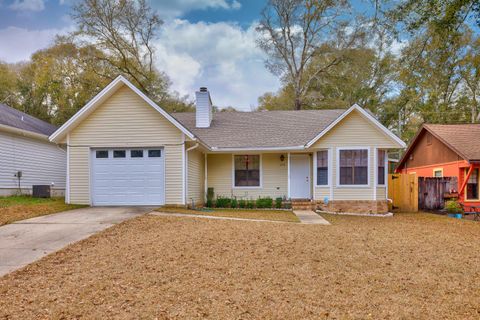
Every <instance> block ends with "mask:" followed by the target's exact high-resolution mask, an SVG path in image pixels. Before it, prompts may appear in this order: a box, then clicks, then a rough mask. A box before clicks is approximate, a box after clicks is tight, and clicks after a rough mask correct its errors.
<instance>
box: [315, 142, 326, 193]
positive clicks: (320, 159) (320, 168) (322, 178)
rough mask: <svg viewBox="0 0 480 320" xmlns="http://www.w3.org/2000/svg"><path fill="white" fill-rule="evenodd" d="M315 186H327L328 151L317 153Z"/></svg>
mask: <svg viewBox="0 0 480 320" xmlns="http://www.w3.org/2000/svg"><path fill="white" fill-rule="evenodd" d="M317 185H318V186H326V185H328V150H322V151H318V152H317Z"/></svg>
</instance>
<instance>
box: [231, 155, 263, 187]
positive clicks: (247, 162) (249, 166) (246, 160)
mask: <svg viewBox="0 0 480 320" xmlns="http://www.w3.org/2000/svg"><path fill="white" fill-rule="evenodd" d="M234 165H235V169H234V170H235V187H259V186H260V156H259V155H238V156H235V159H234Z"/></svg>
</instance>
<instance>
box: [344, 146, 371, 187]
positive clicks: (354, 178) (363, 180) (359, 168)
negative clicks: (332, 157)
mask: <svg viewBox="0 0 480 320" xmlns="http://www.w3.org/2000/svg"><path fill="white" fill-rule="evenodd" d="M367 184H368V150H367V149H358V150H340V185H367Z"/></svg>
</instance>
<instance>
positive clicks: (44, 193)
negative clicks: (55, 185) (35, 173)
mask: <svg viewBox="0 0 480 320" xmlns="http://www.w3.org/2000/svg"><path fill="white" fill-rule="evenodd" d="M32 196H33V197H34V198H50V197H51V193H50V185H48V184H46V185H36V186H32Z"/></svg>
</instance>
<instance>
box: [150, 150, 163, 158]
mask: <svg viewBox="0 0 480 320" xmlns="http://www.w3.org/2000/svg"><path fill="white" fill-rule="evenodd" d="M161 155H162V152H161V150H148V157H149V158H160V156H161Z"/></svg>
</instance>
